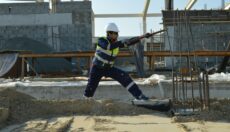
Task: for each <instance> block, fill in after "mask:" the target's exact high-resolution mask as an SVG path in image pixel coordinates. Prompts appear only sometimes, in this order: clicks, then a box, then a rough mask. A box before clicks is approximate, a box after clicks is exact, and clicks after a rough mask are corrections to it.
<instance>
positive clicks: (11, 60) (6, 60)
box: [0, 53, 18, 77]
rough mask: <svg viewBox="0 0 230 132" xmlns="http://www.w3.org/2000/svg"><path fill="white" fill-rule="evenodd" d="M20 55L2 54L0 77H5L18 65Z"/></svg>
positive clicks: (0, 58) (0, 56)
mask: <svg viewBox="0 0 230 132" xmlns="http://www.w3.org/2000/svg"><path fill="white" fill-rule="evenodd" d="M17 58H18V53H5V54H0V77H2V76H3V75H5V74H6V73H7V72H8V71H9V70H10V69H11V68H12V67H13V66H14V64H15V63H16V61H17Z"/></svg>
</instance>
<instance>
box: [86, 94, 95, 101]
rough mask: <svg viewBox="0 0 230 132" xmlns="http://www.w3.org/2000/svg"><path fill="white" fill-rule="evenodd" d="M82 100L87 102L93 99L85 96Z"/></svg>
mask: <svg viewBox="0 0 230 132" xmlns="http://www.w3.org/2000/svg"><path fill="white" fill-rule="evenodd" d="M83 99H85V100H88V101H91V100H94V99H93V97H87V96H85V95H83Z"/></svg>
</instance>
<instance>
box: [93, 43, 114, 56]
mask: <svg viewBox="0 0 230 132" xmlns="http://www.w3.org/2000/svg"><path fill="white" fill-rule="evenodd" d="M97 50H99V51H101V52H103V53H105V54H107V55H109V56H113V57H116V56H117V55H114V54H113V55H112V53H111V52H110V51H108V50H105V49H103V48H101V47H100V46H97Z"/></svg>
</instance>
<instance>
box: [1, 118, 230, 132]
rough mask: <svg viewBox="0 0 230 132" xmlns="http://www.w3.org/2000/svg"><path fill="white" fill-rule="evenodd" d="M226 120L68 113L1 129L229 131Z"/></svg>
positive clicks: (31, 131) (112, 131) (166, 131)
mask: <svg viewBox="0 0 230 132" xmlns="http://www.w3.org/2000/svg"><path fill="white" fill-rule="evenodd" d="M229 130H230V124H229V123H226V122H209V121H208V122H202V121H200V122H187V123H175V122H174V123H172V121H171V119H170V118H168V117H166V116H164V115H162V114H154V115H137V116H71V117H57V118H50V119H36V120H31V121H27V122H25V123H21V124H17V125H11V126H8V127H5V128H4V129H2V130H1V131H2V132H9V131H14V132H18V131H30V132H34V131H43V132H50V131H53V132H55V131H68V132H94V131H98V132H99V131H101V132H141V131H142V132H152V131H156V132H217V131H220V132H229Z"/></svg>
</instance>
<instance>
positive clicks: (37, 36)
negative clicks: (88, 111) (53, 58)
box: [0, 1, 92, 52]
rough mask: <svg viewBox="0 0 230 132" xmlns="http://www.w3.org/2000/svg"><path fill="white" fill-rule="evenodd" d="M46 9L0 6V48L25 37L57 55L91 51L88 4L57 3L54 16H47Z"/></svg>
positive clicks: (42, 5)
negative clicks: (68, 52)
mask: <svg viewBox="0 0 230 132" xmlns="http://www.w3.org/2000/svg"><path fill="white" fill-rule="evenodd" d="M48 7H49V5H48V3H23V4H22V3H17V4H16V3H7V4H5V3H4V4H0V17H1V19H0V47H3V45H6V43H5V42H7V41H8V40H9V39H12V38H15V37H24V38H29V39H33V40H36V41H39V42H41V43H43V44H46V45H48V46H50V47H51V48H53V50H54V51H56V52H59V51H61V52H65V51H79V50H80V51H85V50H90V49H92V25H91V11H92V9H91V2H89V1H88V2H85V1H84V2H80V1H78V2H60V3H58V5H57V7H56V11H57V13H55V14H49V9H48ZM1 14H2V15H1ZM3 50H4V49H3ZM15 50H17V49H15Z"/></svg>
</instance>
